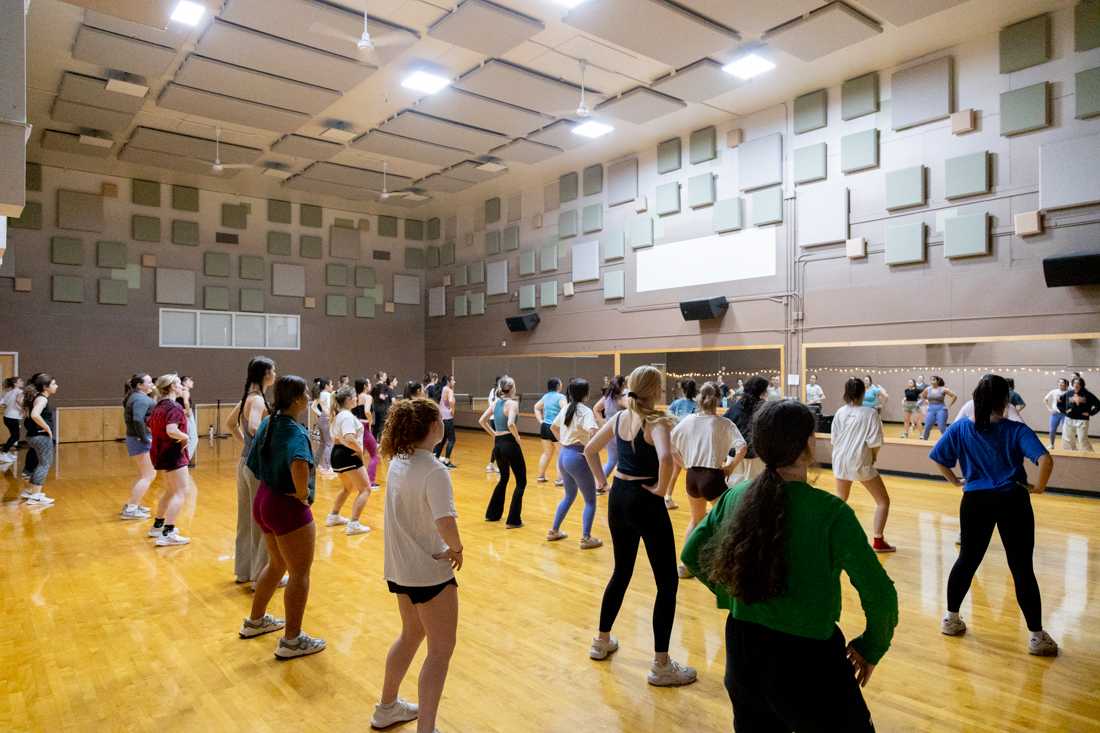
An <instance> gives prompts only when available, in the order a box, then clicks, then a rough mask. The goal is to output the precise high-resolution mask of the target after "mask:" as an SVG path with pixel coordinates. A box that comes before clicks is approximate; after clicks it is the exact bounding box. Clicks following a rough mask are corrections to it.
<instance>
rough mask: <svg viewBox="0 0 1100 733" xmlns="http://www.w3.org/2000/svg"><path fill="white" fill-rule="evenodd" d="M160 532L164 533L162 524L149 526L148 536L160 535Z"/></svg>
mask: <svg viewBox="0 0 1100 733" xmlns="http://www.w3.org/2000/svg"><path fill="white" fill-rule="evenodd" d="M162 534H164V527H163V526H161V527H150V528H149V536H150V537H160V536H161V535H162Z"/></svg>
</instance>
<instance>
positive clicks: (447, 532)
mask: <svg viewBox="0 0 1100 733" xmlns="http://www.w3.org/2000/svg"><path fill="white" fill-rule="evenodd" d="M435 529H436V531H437V532H439V536H440V537H442V538H443V541H444V542H446V543H447V552H445V553H443V554H442V555H436V556H435V558H436V559H437V560H442V559H443V558H447V559H448V560H450V562H451V567H452V568H453V569H454V570H461V569H462V538H461V537H459V535H458V521H457V520H456V519H455V518H454V517H440V518H439V519H437V520H435Z"/></svg>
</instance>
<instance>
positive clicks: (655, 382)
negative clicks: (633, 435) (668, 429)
mask: <svg viewBox="0 0 1100 733" xmlns="http://www.w3.org/2000/svg"><path fill="white" fill-rule="evenodd" d="M663 383H664V377H662V376H661V372H660V371H659V370H658V369H657V368H655V367H651V366H649V365H642V366H640V367H638V368H636V369H635V370H634V371H632V372H631V373H630V376H629V377H627V380H626V389H627V392H626V400H627V407H628V408H629V409H630V411H631V412H633V413H634V414H635V415H637V416H638V417H640V418H641V419H642V424H644V425H656V424H658V423H661V424H665V425H669V424H671V423H673V422H675V420H674V418H672V417H671V416H669V415H667V414H666V413H664V412H661V411H660V410H658V409H657V400H658V399H660V397H661V386H662V384H663Z"/></svg>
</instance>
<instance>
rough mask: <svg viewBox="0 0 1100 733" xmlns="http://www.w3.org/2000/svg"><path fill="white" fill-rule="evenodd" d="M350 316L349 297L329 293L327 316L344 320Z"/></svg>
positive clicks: (326, 303) (327, 296)
mask: <svg viewBox="0 0 1100 733" xmlns="http://www.w3.org/2000/svg"><path fill="white" fill-rule="evenodd" d="M347 314H348V296H346V295H341V294H339V293H329V294H327V295H326V296H325V315H326V316H333V317H335V318H342V317H344V316H346V315H347Z"/></svg>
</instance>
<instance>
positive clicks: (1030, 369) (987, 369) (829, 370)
mask: <svg viewBox="0 0 1100 733" xmlns="http://www.w3.org/2000/svg"><path fill="white" fill-rule="evenodd" d="M1098 369H1100V367H1073V366H1067V367H1063V368H1060V369H1051V368H1050V367H1041V366H1015V367H1004V366H976V367H969V366H968V367H945V366H935V365H932V366H929V365H927V364H925V365H920V366H908V367H890V368H887V369H883V368H882V367H875V366H846V367H813V368H810V369H807V370H806V371H807V373H808V374H859V375H863V374H870V375H872V376H874V375H876V374H911V375H914V376H915V375H917V374H920V375H930V374H990V373H993V374H1037V375H1045V376H1048V377H1066V378H1067V379H1068V378H1069V377H1070V376H1071V375H1072V374H1073V373H1074V372H1082V373H1085V374H1087V373H1089V372H1092V371H1096V370H1098Z"/></svg>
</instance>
